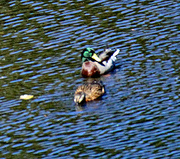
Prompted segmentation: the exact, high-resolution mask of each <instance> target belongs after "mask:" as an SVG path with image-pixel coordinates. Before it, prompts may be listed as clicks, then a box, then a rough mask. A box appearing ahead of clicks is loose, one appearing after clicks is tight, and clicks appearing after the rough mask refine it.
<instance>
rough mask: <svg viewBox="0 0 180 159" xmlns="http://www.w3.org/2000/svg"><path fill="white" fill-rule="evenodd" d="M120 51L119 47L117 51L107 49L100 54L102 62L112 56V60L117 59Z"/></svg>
mask: <svg viewBox="0 0 180 159" xmlns="http://www.w3.org/2000/svg"><path fill="white" fill-rule="evenodd" d="M119 51H120V50H119V49H117V50H116V51H113V50H111V49H105V50H104V52H103V53H101V54H100V55H99V58H100V59H101V61H102V62H103V61H108V60H109V59H110V58H112V60H113V61H115V60H116V56H117V54H118V53H119Z"/></svg>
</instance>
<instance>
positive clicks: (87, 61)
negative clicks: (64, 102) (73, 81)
mask: <svg viewBox="0 0 180 159" xmlns="http://www.w3.org/2000/svg"><path fill="white" fill-rule="evenodd" d="M118 53H119V49H117V50H116V51H112V50H111V49H105V51H104V52H103V53H101V54H100V55H99V57H98V56H97V54H96V53H95V51H94V49H92V48H85V49H84V50H83V51H82V53H81V60H82V69H81V74H82V76H83V77H98V76H100V75H103V74H106V73H108V72H110V71H111V70H112V69H113V68H114V67H115V60H116V56H117V54H118ZM104 93H105V91H104V86H103V85H102V83H101V82H97V81H94V82H92V83H87V84H84V85H81V86H79V87H78V88H77V90H76V92H75V95H74V102H75V103H78V104H81V103H83V102H88V101H92V100H95V99H97V98H99V97H100V96H102V95H103V94H104Z"/></svg>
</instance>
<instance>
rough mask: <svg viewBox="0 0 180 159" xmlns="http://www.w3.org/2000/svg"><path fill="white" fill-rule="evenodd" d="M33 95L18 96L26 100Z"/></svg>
mask: <svg viewBox="0 0 180 159" xmlns="http://www.w3.org/2000/svg"><path fill="white" fill-rule="evenodd" d="M33 97H34V96H33V95H28V94H24V95H21V96H20V99H24V100H28V99H31V98H33Z"/></svg>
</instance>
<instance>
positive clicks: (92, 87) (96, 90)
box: [74, 81, 105, 103]
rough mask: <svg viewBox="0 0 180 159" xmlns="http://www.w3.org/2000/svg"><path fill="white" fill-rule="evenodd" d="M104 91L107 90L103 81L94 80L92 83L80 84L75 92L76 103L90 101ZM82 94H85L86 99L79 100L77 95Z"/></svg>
mask: <svg viewBox="0 0 180 159" xmlns="http://www.w3.org/2000/svg"><path fill="white" fill-rule="evenodd" d="M104 93H105V90H104V86H103V85H102V83H99V82H96V81H94V82H92V83H87V84H83V85H81V86H79V87H78V88H77V90H76V92H75V94H74V99H75V100H74V101H75V102H76V103H81V102H82V101H83V100H85V101H86V102H89V101H92V100H95V99H97V98H99V97H100V96H102V95H103V94H104ZM81 94H83V95H84V99H83V100H82V101H78V100H77V99H79V97H78V98H77V96H80V95H81Z"/></svg>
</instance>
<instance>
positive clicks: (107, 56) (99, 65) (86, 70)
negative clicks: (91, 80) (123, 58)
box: [81, 48, 120, 77]
mask: <svg viewBox="0 0 180 159" xmlns="http://www.w3.org/2000/svg"><path fill="white" fill-rule="evenodd" d="M119 51H120V50H119V49H117V50H116V51H115V52H114V51H112V50H111V49H105V51H104V52H103V53H101V54H100V56H99V57H98V56H97V55H96V54H95V51H94V49H92V48H85V49H84V50H83V51H82V53H81V60H82V63H83V64H82V70H81V74H82V76H83V77H98V76H100V75H102V74H106V73H108V72H110V71H111V70H112V69H113V68H114V66H115V60H116V56H117V54H118V53H119Z"/></svg>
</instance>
